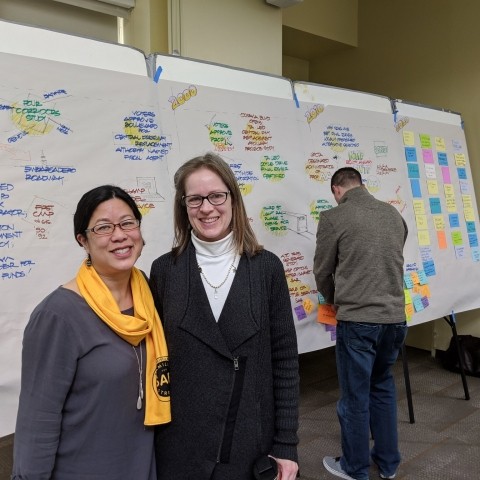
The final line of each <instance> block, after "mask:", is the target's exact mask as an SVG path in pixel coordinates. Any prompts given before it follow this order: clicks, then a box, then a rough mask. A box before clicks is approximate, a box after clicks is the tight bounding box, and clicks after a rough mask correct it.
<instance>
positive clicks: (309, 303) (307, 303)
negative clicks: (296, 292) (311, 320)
mask: <svg viewBox="0 0 480 480" xmlns="http://www.w3.org/2000/svg"><path fill="white" fill-rule="evenodd" d="M302 305H303V309H304V310H305V312H306V313H307V315H309V314H310V313H312V311H313V302H312V301H311V300H310V299H309V298H308V297H307V298H305V300H303V304H302Z"/></svg>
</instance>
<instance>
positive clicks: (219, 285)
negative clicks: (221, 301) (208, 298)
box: [197, 255, 237, 299]
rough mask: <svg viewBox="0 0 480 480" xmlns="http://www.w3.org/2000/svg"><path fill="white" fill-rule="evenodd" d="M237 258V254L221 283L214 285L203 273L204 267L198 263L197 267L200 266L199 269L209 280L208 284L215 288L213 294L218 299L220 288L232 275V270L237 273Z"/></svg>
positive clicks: (206, 279) (202, 274) (203, 275)
mask: <svg viewBox="0 0 480 480" xmlns="http://www.w3.org/2000/svg"><path fill="white" fill-rule="evenodd" d="M236 259H237V255H235V256H234V257H233V262H232V264H231V265H230V267H229V269H228V272H227V276H226V277H225V278H224V279H223V282H221V283H219V284H218V285H213V284H211V283H210V282H209V281H208V278H207V277H206V276H205V274H204V273H203V270H202V267H201V266H200V265H199V264H198V263H197V267H198V270H199V272H200V275H201V276H202V277H203V279H204V280H205V281H206V282H207V284H208V285H210V286H211V287H212V288H213V290H214V293H213V296H214V298H215V299H218V289H219V288H220V287H221V286H222V285H223V284H224V283H225V282H226V281H227V279H228V277H229V275H230V272H231V271H233V273H235V272H236V271H237V269H236V268H235V260H236Z"/></svg>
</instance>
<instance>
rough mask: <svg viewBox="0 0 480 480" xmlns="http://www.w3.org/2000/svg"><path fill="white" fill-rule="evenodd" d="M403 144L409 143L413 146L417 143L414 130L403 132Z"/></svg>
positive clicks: (409, 145) (408, 144)
mask: <svg viewBox="0 0 480 480" xmlns="http://www.w3.org/2000/svg"><path fill="white" fill-rule="evenodd" d="M403 144H404V145H407V146H408V147H413V146H414V145H415V135H414V134H413V132H408V131H404V132H403Z"/></svg>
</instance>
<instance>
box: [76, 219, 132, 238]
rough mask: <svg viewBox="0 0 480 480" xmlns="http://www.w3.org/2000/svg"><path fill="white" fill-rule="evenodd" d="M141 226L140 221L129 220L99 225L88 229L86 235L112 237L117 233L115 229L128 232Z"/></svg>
mask: <svg viewBox="0 0 480 480" xmlns="http://www.w3.org/2000/svg"><path fill="white" fill-rule="evenodd" d="M139 226H140V220H138V219H137V218H129V219H127V220H122V221H121V222H120V223H99V224H98V225H95V226H94V227H92V228H87V229H86V230H85V233H88V232H92V233H94V234H95V235H111V234H112V233H113V232H114V231H115V227H120V229H121V230H124V231H126V232H128V231H129V230H135V229H136V228H138V227H139Z"/></svg>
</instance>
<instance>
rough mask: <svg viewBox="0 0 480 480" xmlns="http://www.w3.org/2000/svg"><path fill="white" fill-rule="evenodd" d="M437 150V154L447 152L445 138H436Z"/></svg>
mask: <svg viewBox="0 0 480 480" xmlns="http://www.w3.org/2000/svg"><path fill="white" fill-rule="evenodd" d="M435 148H436V149H437V152H444V151H445V139H444V138H443V137H435Z"/></svg>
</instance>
